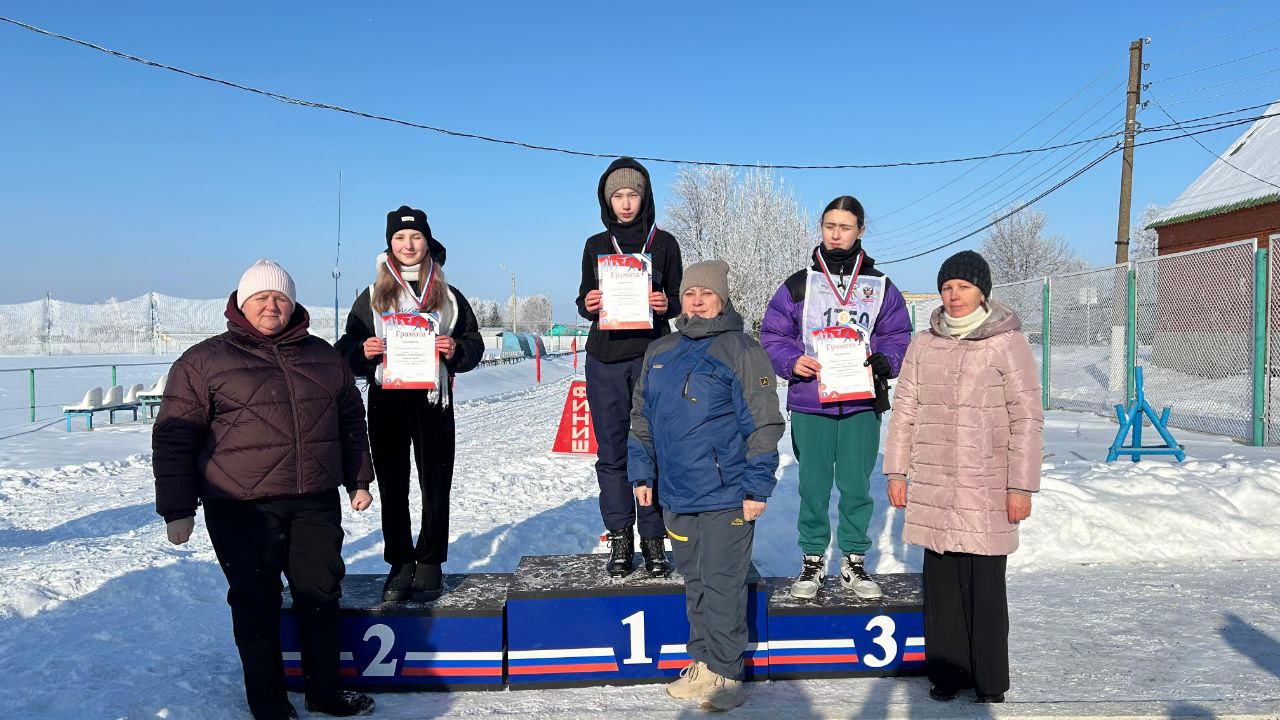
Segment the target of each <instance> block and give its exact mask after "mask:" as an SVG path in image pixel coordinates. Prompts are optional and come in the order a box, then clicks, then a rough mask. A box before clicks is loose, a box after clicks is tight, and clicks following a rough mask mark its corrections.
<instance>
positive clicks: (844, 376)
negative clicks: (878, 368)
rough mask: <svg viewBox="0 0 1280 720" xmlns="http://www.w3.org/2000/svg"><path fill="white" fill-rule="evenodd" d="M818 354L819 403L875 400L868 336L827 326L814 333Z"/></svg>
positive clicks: (855, 329) (863, 333)
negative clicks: (819, 366)
mask: <svg viewBox="0 0 1280 720" xmlns="http://www.w3.org/2000/svg"><path fill="white" fill-rule="evenodd" d="M812 336H813V347H814V349H815V350H816V351H817V360H818V364H820V365H821V366H822V369H820V370H819V371H818V401H819V402H824V403H833V402H848V401H850V400H870V399H871V398H873V397H875V395H876V391H875V384H874V380H873V378H872V376H871V368H869V367H866V366H865V365H864V363H866V361H867V358H868V357H870V349H869V348H868V347H867V336H866V333H865V332H863V331H862V329H861V328H857V327H843V326H837V327H825V328H818V329H817V330H814V331H813V333H812Z"/></svg>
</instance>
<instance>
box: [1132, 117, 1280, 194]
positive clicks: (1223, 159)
mask: <svg viewBox="0 0 1280 720" xmlns="http://www.w3.org/2000/svg"><path fill="white" fill-rule="evenodd" d="M1151 102H1153V103H1155V104H1156V107H1158V108H1160V112H1162V113H1164V116H1165V117H1167V118H1169V120H1170V121H1171V122H1172V123H1173V124H1174V125H1177V126H1178V127H1179V129H1181V128H1182V124H1181V123H1179V122H1178V121H1177V120H1174V118H1173V116H1172V115H1170V114H1169V111H1168V110H1166V109H1165V107H1164V105H1162V104H1160V101H1159V100H1157V99H1156V98H1154V97H1153V98H1151ZM1182 133H1183V135H1184V136H1185V137H1188V138H1191V139H1192V140H1194V141H1195V143H1196V144H1197V145H1199V146H1200V147H1201V148H1204V151H1205V152H1207V153H1209V154H1210V155H1212V156H1214V157H1215V158H1217V159H1218V160H1219V161H1221V162H1222V164H1224V165H1226V166H1227V167H1229V168H1231V169H1232V170H1235V171H1236V172H1238V173H1242V174H1244V175H1248V176H1249V177H1251V178H1253V179H1254V180H1257V181H1258V182H1262V183H1266V184H1267V185H1270V186H1271V187H1273V188H1275V189H1277V190H1280V185H1277V184H1275V183H1273V182H1271V181H1270V180H1268V179H1266V178H1260V177H1258V176H1257V175H1254V174H1253V173H1251V172H1249V171H1248V170H1245V169H1243V168H1241V167H1239V166H1237V165H1233V164H1232V163H1231V161H1230V160H1227V158H1226V156H1225V155H1219V154H1218V153H1216V152H1214V151H1213V150H1210V149H1209V146H1207V145H1205V144H1204V143H1202V142H1200V138H1198V137H1195V136H1193V135H1190V134H1188V133H1187V131H1186V130H1183V131H1182Z"/></svg>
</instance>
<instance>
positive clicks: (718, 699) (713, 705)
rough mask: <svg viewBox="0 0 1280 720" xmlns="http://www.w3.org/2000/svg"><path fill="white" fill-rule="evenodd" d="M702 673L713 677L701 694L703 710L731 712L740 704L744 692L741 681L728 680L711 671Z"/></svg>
mask: <svg viewBox="0 0 1280 720" xmlns="http://www.w3.org/2000/svg"><path fill="white" fill-rule="evenodd" d="M703 672H704V673H706V674H708V675H712V676H713V677H712V680H711V683H710V685H709V686H708V687H707V689H706V690H705V691H703V693H702V709H703V710H719V711H724V710H732V709H734V708H736V707H738V706H739V705H741V704H742V696H743V695H744V694H745V692H746V691H745V689H744V688H743V686H742V681H741V680H730V679H729V678H727V677H724V676H723V675H716V674H715V673H714V672H711V670H704V671H703Z"/></svg>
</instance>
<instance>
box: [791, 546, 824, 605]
mask: <svg viewBox="0 0 1280 720" xmlns="http://www.w3.org/2000/svg"><path fill="white" fill-rule="evenodd" d="M826 565H827V563H826V562H825V561H824V560H823V559H822V556H821V555H805V556H804V565H803V567H801V568H800V577H798V578H796V581H795V582H793V583H791V597H798V598H812V597H817V596H818V590H820V589H822V580H823V578H824V577H825V575H826V573H825V570H826Z"/></svg>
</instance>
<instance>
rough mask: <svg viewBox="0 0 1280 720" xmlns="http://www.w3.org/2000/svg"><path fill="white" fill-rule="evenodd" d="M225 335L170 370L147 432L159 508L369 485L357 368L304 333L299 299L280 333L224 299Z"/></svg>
mask: <svg viewBox="0 0 1280 720" xmlns="http://www.w3.org/2000/svg"><path fill="white" fill-rule="evenodd" d="M226 316H227V320H228V322H227V332H225V333H222V334H221V335H217V336H215V337H212V338H209V339H208V340H205V341H204V342H202V343H200V344H198V345H196V346H194V347H192V348H191V349H189V350H187V351H186V352H185V353H183V354H182V357H180V358H178V360H177V362H175V363H174V364H173V367H172V368H171V369H170V370H169V380H168V383H167V384H166V385H165V390H164V401H163V402H162V403H161V404H160V415H159V417H157V418H156V425H155V428H154V430H153V431H152V434H151V447H152V463H153V465H154V470H155V476H156V512H158V513H160V514H161V515H163V516H164V519H165V521H173V520H178V519H181V518H184V517H190V516H192V515H194V514H195V511H196V504H197V498H230V499H234V500H257V499H263V498H272V497H284V496H290V495H308V494H311V493H317V492H323V491H325V490H332V489H334V488H336V487H338V486H339V485H342V486H344V487H346V489H347V491H348V492H352V491H354V490H356V489H357V488H368V487H369V484H370V483H371V482H373V465H372V463H371V462H370V459H369V436H368V434H367V431H366V429H365V421H364V403H363V402H362V401H361V399H360V391H359V390H357V389H356V385H355V378H354V377H353V376H352V373H351V369H350V368H349V367H347V364H346V363H345V362H343V359H342V357H341V356H339V355H338V353H336V352H334V350H333V348H332V347H331V346H330V345H329V343H327V342H325V341H324V340H321V339H320V338H318V337H315V336H314V335H311V334H310V333H308V332H307V328H308V326H309V325H310V323H311V319H310V316H309V315H308V313H307V310H306V308H304V307H302V306H301V305H298V306H297V308H296V309H295V310H294V312H293V317H292V318H290V320H289V324H288V326H287V327H286V328H285V329H284V330H282V331H281V332H280V333H279V334H277V335H272V336H269V337H268V336H265V335H263V334H262V333H260V332H258V331H257V330H256V329H255V328H254V327H253V326H252V325H250V324H249V321H248V320H247V319H245V317H244V314H243V313H242V312H240V310H239V308H238V307H237V306H236V296H235V293H232V295H231V297H230V298H229V299H228V301H227V310H226Z"/></svg>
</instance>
